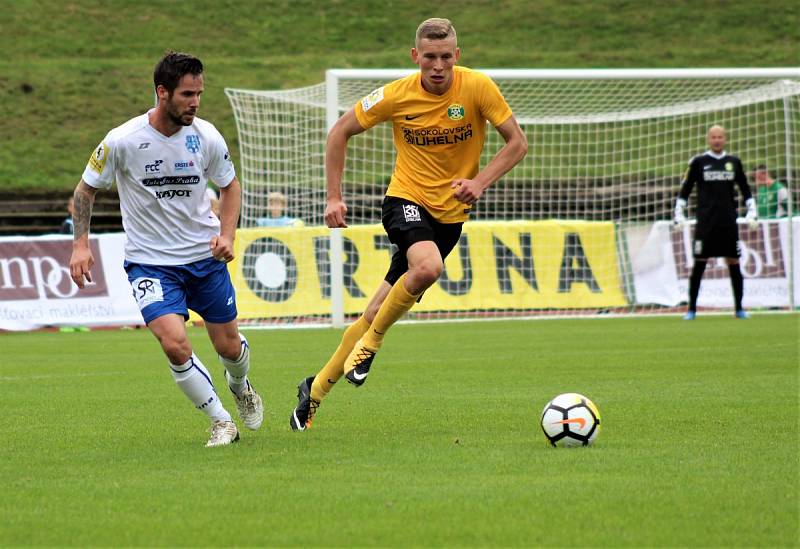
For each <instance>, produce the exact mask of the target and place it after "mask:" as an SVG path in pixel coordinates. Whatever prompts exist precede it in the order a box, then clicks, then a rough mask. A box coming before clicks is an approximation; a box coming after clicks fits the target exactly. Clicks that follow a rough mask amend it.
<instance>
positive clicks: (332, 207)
mask: <svg viewBox="0 0 800 549" xmlns="http://www.w3.org/2000/svg"><path fill="white" fill-rule="evenodd" d="M346 215H347V205H346V204H345V203H344V201H342V200H328V204H327V206H325V224H326V225H327V226H328V227H330V228H331V229H339V228H342V229H343V228H345V227H347V223H345V222H344V219H345V216H346Z"/></svg>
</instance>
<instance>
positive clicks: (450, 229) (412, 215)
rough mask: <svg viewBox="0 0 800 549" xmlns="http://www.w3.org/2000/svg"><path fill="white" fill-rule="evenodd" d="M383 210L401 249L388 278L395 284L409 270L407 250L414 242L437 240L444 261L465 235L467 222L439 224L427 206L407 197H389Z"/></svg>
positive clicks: (391, 236)
mask: <svg viewBox="0 0 800 549" xmlns="http://www.w3.org/2000/svg"><path fill="white" fill-rule="evenodd" d="M381 210H382V220H383V228H384V229H385V230H386V234H387V235H389V240H390V241H391V243H392V244H394V245H396V246H397V248H398V249H397V251H396V252H395V253H394V255H392V263H391V265H389V271H388V272H387V273H386V276H385V277H384V280H386V282H388V283H389V284H391V285H394V283H395V282H397V280H398V279H399V278H400V277H401V276H403V273H405V272H406V271H407V270H408V259H407V258H406V252H407V251H408V249H409V248H410V247H411V246H412V245H413V244H416V243H417V242H424V241H427V240H430V241H433V243H434V244H436V247H437V248H439V253H440V254H441V256H442V259H443V260H444V258H446V257H447V255H448V254H449V253H450V252H451V251H452V250H453V248H454V247H455V245H456V244H457V243H458V239H459V238H460V237H461V226H462V225H463V223H439V222H438V221H436V220H435V219H434V218H433V216H432V215H431V214H429V213H428V211H427V210H426V209H425V208H423V207H422V206H420V205H419V204H416V203H414V202H411V201H410V200H406V199H405V198H397V197H394V196H387V197H385V198H384V199H383V204H382V206H381Z"/></svg>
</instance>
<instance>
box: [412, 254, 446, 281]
mask: <svg viewBox="0 0 800 549" xmlns="http://www.w3.org/2000/svg"><path fill="white" fill-rule="evenodd" d="M443 270H444V264H443V263H442V262H441V261H435V260H430V261H424V262H422V263H420V264H418V265H415V266H414V268H413V277H414V279H416V280H417V281H418V282H419V283H421V284H422V285H424V286H425V287H428V286H430V285H431V284H433V283H434V282H436V281H437V280H439V277H440V276H441V275H442V271H443Z"/></svg>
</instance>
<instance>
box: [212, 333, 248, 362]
mask: <svg viewBox="0 0 800 549" xmlns="http://www.w3.org/2000/svg"><path fill="white" fill-rule="evenodd" d="M212 343H213V344H214V350H216V351H217V354H218V355H219V356H221V357H223V358H227V359H228V360H238V358H239V357H240V356H241V355H242V338H241V337H240V335H239V334H238V333H237V334H226V335H225V337H222V338H217V339H216V340H214V341H212Z"/></svg>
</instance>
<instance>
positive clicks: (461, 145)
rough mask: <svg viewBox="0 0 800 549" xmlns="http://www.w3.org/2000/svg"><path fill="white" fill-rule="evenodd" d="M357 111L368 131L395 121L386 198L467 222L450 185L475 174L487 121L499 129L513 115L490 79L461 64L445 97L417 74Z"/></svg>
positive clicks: (381, 90) (377, 93)
mask: <svg viewBox="0 0 800 549" xmlns="http://www.w3.org/2000/svg"><path fill="white" fill-rule="evenodd" d="M355 113H356V118H357V119H358V123H359V124H361V127H363V128H364V129H368V128H371V127H372V126H375V125H376V124H378V123H380V122H385V121H389V120H391V122H392V132H393V135H394V146H395V148H396V149H397V159H396V161H395V166H394V172H393V173H392V180H391V182H390V183H389V188H388V189H387V190H386V195H387V196H395V197H398V198H405V199H407V200H411V201H412V202H416V203H417V204H419V205H421V206H422V207H424V208H425V209H426V210H428V212H429V213H430V214H431V215H432V216H433V217H434V219H436V220H437V221H439V222H440V223H459V222H463V221H466V220H467V217H468V215H469V212H470V209H471V207H470V206H469V205H468V204H464V203H462V202H459V201H458V200H456V199H455V197H454V196H453V193H454V192H455V189H452V188H451V187H450V185H451V184H452V182H453V181H454V180H455V179H472V178H474V177H475V175H477V173H478V167H479V166H478V163H479V161H480V156H481V151H482V150H483V143H484V141H485V140H486V122H487V121H489V122H490V123H491V124H492V125H493V126H495V127H496V126H499V125H501V124H503V123H504V122H505V121H507V120H508V119H509V118H511V116H512V112H511V109H510V108H509V106H508V103H506V100H505V98H504V97H503V95H502V94H501V93H500V90H499V89H498V87H497V85H496V84H495V83H494V82H493V81H492V79H491V78H489V77H488V76H486V75H485V74H482V73H480V72H477V71H473V70H471V69H467V68H464V67H459V66H455V67H453V81H452V83H451V85H450V89H449V90H447V92H445V93H444V94H443V95H435V94H432V93H430V92H428V91H426V90H425V89H424V88H423V87H422V80H421V76H420V74H419V73H414V74H412V75H409V76H407V77H405V78H401V79H399V80H395V81H394V82H391V83H389V84H386V85H385V86H383V87H380V88H378V89H377V90H375V91H373V92H372V93H370V94H369V95H367V96H366V97H364V98H363V99H361V100H360V101H359V102H358V103H356V105H355Z"/></svg>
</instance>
